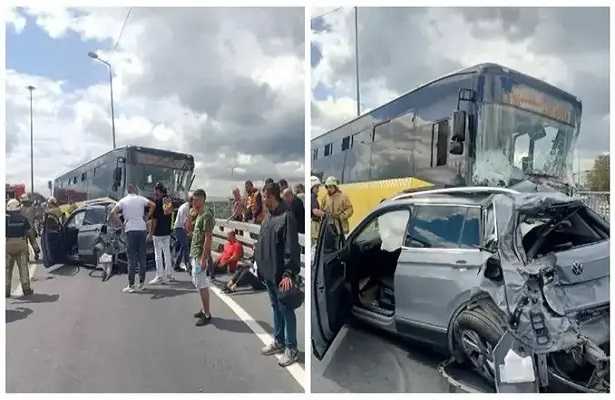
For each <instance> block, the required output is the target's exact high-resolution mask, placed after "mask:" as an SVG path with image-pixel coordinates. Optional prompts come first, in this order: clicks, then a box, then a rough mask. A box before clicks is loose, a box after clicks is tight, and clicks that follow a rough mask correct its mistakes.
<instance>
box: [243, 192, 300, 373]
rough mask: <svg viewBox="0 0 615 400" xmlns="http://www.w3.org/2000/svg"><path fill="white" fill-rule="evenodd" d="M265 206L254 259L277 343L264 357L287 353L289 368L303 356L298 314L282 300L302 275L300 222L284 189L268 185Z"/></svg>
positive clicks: (282, 362)
mask: <svg viewBox="0 0 615 400" xmlns="http://www.w3.org/2000/svg"><path fill="white" fill-rule="evenodd" d="M263 203H264V204H265V206H266V207H267V209H268V210H269V215H268V216H267V218H265V220H264V221H263V224H262V225H261V230H260V235H259V238H258V242H257V243H256V249H255V253H254V255H255V261H256V264H257V270H258V275H259V276H260V277H261V278H262V279H263V281H264V282H265V285H266V286H267V292H268V293H269V299H270V300H271V307H272V309H273V330H274V338H275V340H274V341H273V343H271V344H269V345H267V346H265V347H263V349H262V350H261V352H262V354H264V355H273V354H277V353H284V354H283V355H282V358H281V359H280V361H279V362H278V364H280V365H281V366H283V367H287V366H289V365H290V364H292V363H294V362H295V361H297V359H298V356H299V352H298V350H297V317H296V315H295V310H294V309H292V308H289V307H288V306H286V305H285V304H284V301H282V300H281V298H282V296H281V293H282V292H287V291H289V290H291V289H292V287H293V281H294V280H295V279H296V277H297V275H298V274H299V272H300V269H301V265H300V263H301V247H300V246H299V235H298V234H297V222H296V221H295V217H294V216H293V214H292V213H291V212H289V209H288V206H287V205H286V204H285V203H284V201H283V200H282V198H281V196H280V185H278V184H277V183H270V184H267V185H265V187H264V189H263Z"/></svg>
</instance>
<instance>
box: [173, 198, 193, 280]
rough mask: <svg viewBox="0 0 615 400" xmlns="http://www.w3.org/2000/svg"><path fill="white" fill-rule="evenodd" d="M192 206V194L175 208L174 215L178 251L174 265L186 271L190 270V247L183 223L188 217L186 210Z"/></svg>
mask: <svg viewBox="0 0 615 400" xmlns="http://www.w3.org/2000/svg"><path fill="white" fill-rule="evenodd" d="M190 208H192V196H190V197H189V198H188V201H187V202H185V203H184V204H182V205H181V206H179V209H178V210H177V215H176V217H175V225H174V228H175V238H176V239H177V243H178V245H179V251H178V252H177V261H176V262H175V265H177V266H178V267H179V268H183V269H185V270H186V271H188V272H190V271H191V267H190V248H189V247H188V236H187V235H188V234H187V233H186V229H184V223H185V222H186V218H187V217H188V212H189V211H190Z"/></svg>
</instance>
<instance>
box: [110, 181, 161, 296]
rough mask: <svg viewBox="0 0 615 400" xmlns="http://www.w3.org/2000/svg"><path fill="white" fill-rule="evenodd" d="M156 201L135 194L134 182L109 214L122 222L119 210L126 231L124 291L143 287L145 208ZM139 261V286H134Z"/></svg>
mask: <svg viewBox="0 0 615 400" xmlns="http://www.w3.org/2000/svg"><path fill="white" fill-rule="evenodd" d="M155 206H156V203H154V202H153V201H150V200H148V199H146V198H145V197H143V196H139V195H138V194H137V187H136V186H135V185H134V184H132V183H131V184H129V185H128V194H127V195H126V197H124V198H122V199H120V201H118V202H117V204H116V205H115V207H113V210H112V211H111V215H112V216H113V218H114V219H115V220H116V221H117V222H118V225H121V224H122V221H121V220H120V217H119V215H118V214H119V212H120V211H121V212H122V217H123V218H124V232H126V257H127V258H128V286H127V287H125V288H124V289H122V291H123V292H124V293H134V292H135V291H136V290H139V291H141V290H144V289H145V268H146V266H145V258H146V250H145V246H146V243H147V224H146V222H145V215H146V208H152V207H155ZM137 262H138V263H139V286H138V287H137V288H135V272H136V268H137Z"/></svg>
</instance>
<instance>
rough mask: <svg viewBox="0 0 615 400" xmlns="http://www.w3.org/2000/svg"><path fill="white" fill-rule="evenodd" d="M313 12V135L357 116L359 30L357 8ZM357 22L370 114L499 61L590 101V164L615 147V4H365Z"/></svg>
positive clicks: (585, 127) (364, 105)
mask: <svg viewBox="0 0 615 400" xmlns="http://www.w3.org/2000/svg"><path fill="white" fill-rule="evenodd" d="M311 13H312V17H313V18H312V23H311V25H312V26H311V28H312V38H311V47H312V48H311V52H312V60H311V64H312V74H311V75H312V80H311V85H312V132H311V135H312V137H314V136H317V135H320V134H322V133H324V132H326V131H328V130H330V129H332V128H335V127H336V126H338V125H341V124H342V123H344V122H346V121H348V120H350V119H353V118H354V117H355V116H356V96H355V67H354V62H355V59H354V46H355V37H354V9H352V8H342V9H339V10H335V11H333V9H332V8H320V9H312V10H311ZM323 14H326V15H323ZM358 21H359V65H360V67H359V71H360V91H361V109H362V111H363V112H365V111H367V110H369V109H372V108H375V107H377V106H379V105H381V104H383V103H385V102H388V101H390V100H392V99H393V98H395V97H398V96H399V95H401V94H403V93H405V92H407V91H409V90H411V89H413V88H415V87H417V86H419V85H420V84H422V83H425V82H428V81H430V80H432V79H435V78H437V77H439V76H442V75H444V74H446V73H448V72H452V71H454V70H458V69H462V68H465V67H469V66H471V65H475V64H479V63H483V62H495V63H499V64H502V65H504V66H508V67H510V68H512V69H516V70H518V71H521V72H524V73H526V74H529V75H532V76H535V77H537V78H540V79H543V80H545V81H547V82H549V83H551V84H553V85H556V86H558V87H561V88H563V89H564V90H566V91H569V92H570V93H572V94H574V95H576V96H577V97H579V98H580V99H581V101H582V102H583V120H582V123H581V136H580V138H579V141H578V149H579V156H580V157H581V160H582V168H583V169H585V168H589V167H591V165H592V161H591V159H592V158H593V157H594V156H596V155H597V154H600V153H602V152H604V151H608V148H609V10H608V8H593V9H592V8H517V9H514V8H509V9H497V8H456V9H455V8H414V9H412V8H402V9H400V8H397V9H395V8H371V9H367V8H359V13H358ZM575 168H576V165H575Z"/></svg>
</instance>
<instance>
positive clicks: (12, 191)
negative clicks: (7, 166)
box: [6, 183, 26, 201]
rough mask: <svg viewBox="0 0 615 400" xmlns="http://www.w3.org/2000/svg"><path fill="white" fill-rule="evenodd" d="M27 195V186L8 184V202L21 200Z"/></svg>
mask: <svg viewBox="0 0 615 400" xmlns="http://www.w3.org/2000/svg"><path fill="white" fill-rule="evenodd" d="M24 194H26V185H24V184H19V185H11V184H8V183H7V184H6V201H8V200H10V199H18V200H19V198H21V196H22V195H24Z"/></svg>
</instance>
